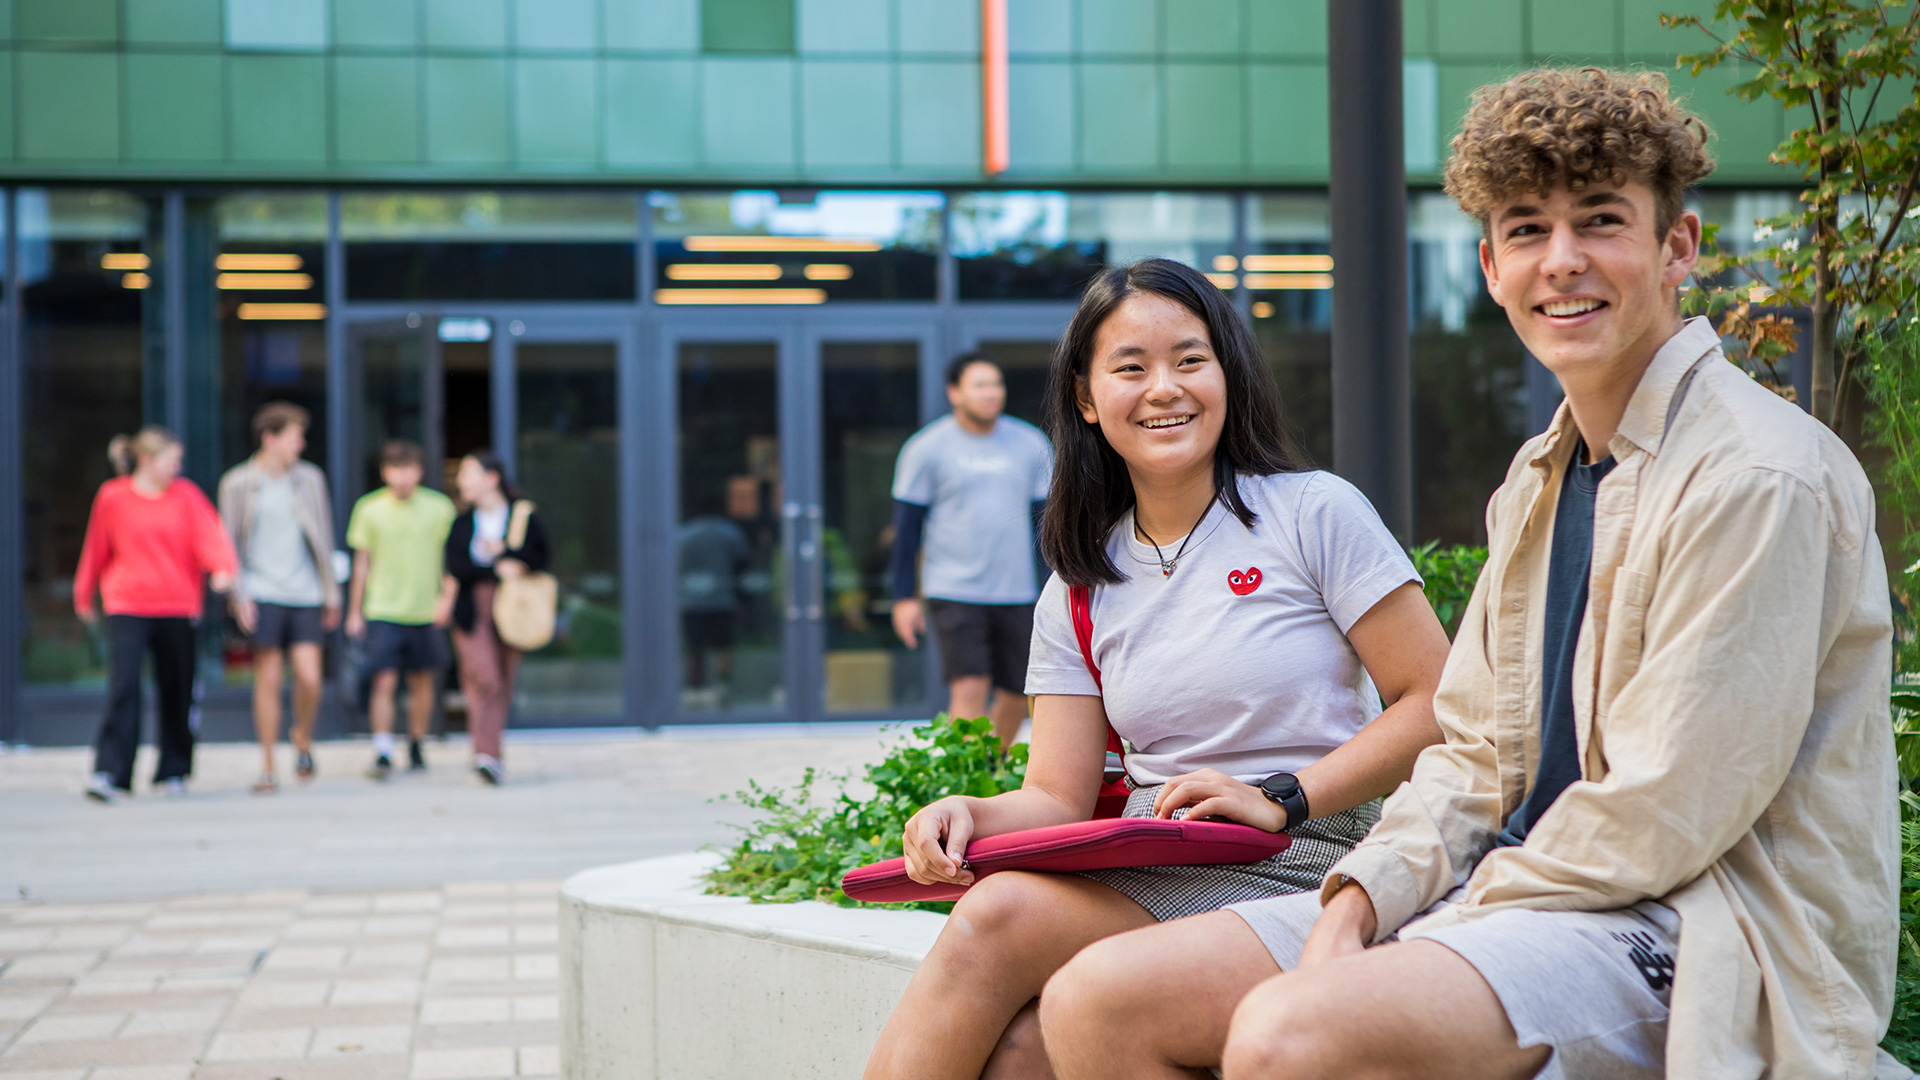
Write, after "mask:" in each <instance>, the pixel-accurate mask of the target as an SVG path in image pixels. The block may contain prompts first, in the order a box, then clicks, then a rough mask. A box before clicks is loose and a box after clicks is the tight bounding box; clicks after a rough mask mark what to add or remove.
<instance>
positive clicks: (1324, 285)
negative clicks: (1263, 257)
mask: <svg viewBox="0 0 1920 1080" xmlns="http://www.w3.org/2000/svg"><path fill="white" fill-rule="evenodd" d="M1247 261H1248V262H1252V261H1253V260H1252V259H1251V258H1249V259H1248V260H1247ZM1247 288H1249V289H1331V288H1333V275H1332V274H1248V275H1247Z"/></svg>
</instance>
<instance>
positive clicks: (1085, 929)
mask: <svg viewBox="0 0 1920 1080" xmlns="http://www.w3.org/2000/svg"><path fill="white" fill-rule="evenodd" d="M1152 921H1153V916H1152V915H1150V914H1148V913H1147V912H1146V911H1145V910H1144V909H1143V908H1141V907H1140V905H1138V904H1135V903H1134V902H1133V901H1132V900H1129V899H1127V898H1126V897H1124V896H1122V895H1120V894H1119V893H1117V892H1115V891H1114V890H1112V889H1109V888H1107V887H1106V886H1105V885H1101V884H1099V883H1098V882H1094V881H1090V880H1088V879H1086V878H1081V877H1072V876H1068V875H1065V874H1057V875H1056V874H1023V873H1018V872H1009V873H1001V874H995V875H993V876H992V877H989V878H985V879H983V880H982V881H981V882H980V884H978V885H975V886H974V887H973V888H972V889H970V890H968V892H967V895H966V896H965V897H964V898H962V899H961V901H960V903H959V904H958V905H956V906H955V908H954V911H953V915H952V917H950V918H949V919H948V920H947V925H946V928H945V929H943V930H941V931H940V937H939V939H938V940H937V941H935V942H934V945H933V949H932V951H931V952H929V953H928V954H927V958H926V959H925V960H923V961H922V962H921V964H920V967H919V969H918V970H917V971H915V972H914V974H913V980H912V981H911V982H909V983H908V984H907V990H906V993H905V994H903V995H901V998H900V1003H899V1004H898V1005H896V1006H894V1010H893V1015H892V1016H891V1017H889V1018H888V1019H887V1026H886V1028H885V1029H884V1030H883V1031H881V1033H880V1040H879V1042H878V1043H877V1044H876V1045H875V1046H874V1048H873V1056H872V1057H871V1058H869V1059H868V1061H867V1069H866V1073H865V1076H866V1078H867V1080H977V1078H978V1077H980V1076H981V1075H982V1070H983V1069H985V1068H986V1066H987V1061H988V1058H989V1057H990V1056H992V1055H993V1054H995V1052H996V1050H997V1049H999V1048H1000V1046H1001V1043H1002V1037H1003V1036H1004V1035H1006V1034H1007V1031H1008V1025H1009V1023H1011V1022H1012V1021H1013V1020H1014V1018H1015V1016H1016V1015H1018V1014H1019V1013H1020V1011H1021V1009H1023V1008H1025V1007H1026V1006H1027V1004H1028V1003H1029V1002H1031V1001H1032V1000H1033V999H1034V998H1035V997H1036V996H1038V995H1039V993H1040V988H1041V987H1042V986H1044V985H1045V984H1046V981H1047V978H1048V977H1049V976H1051V975H1052V974H1053V973H1054V971H1055V970H1057V969H1058V968H1059V967H1060V965H1061V964H1064V963H1066V962H1067V961H1068V960H1069V959H1070V958H1072V956H1073V954H1074V953H1076V952H1078V951H1079V950H1080V948H1081V947H1082V946H1084V945H1086V944H1088V943H1089V942H1092V941H1097V940H1099V939H1100V938H1103V937H1106V936H1108V935H1110V934H1118V933H1123V932H1125V931H1127V930H1131V929H1134V928H1135V927H1138V926H1143V925H1145V924H1147V923H1150V922H1152ZM1041 1075H1044V1074H1041Z"/></svg>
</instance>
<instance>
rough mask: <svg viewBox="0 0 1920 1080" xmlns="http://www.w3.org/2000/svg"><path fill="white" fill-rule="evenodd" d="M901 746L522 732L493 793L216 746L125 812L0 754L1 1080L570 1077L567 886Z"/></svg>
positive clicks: (446, 768) (446, 771) (447, 779)
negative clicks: (562, 1047) (564, 1052)
mask: <svg viewBox="0 0 1920 1080" xmlns="http://www.w3.org/2000/svg"><path fill="white" fill-rule="evenodd" d="M881 741H882V740H881V738H880V736H879V734H878V731H877V729H875V728H872V727H861V728H846V727H836V726H822V727H820V728H817V729H814V730H803V729H800V728H796V727H785V728H761V729H746V728H715V729H684V730H670V731H669V732H668V733H667V734H663V735H640V736H636V735H633V734H631V733H628V734H624V735H618V736H611V737H609V736H597V737H569V736H564V735H563V736H547V737H544V738H535V737H527V738H523V739H521V740H519V741H518V742H510V744H509V755H508V756H509V768H510V770H511V772H510V774H509V782H508V784H507V785H506V786H505V787H502V788H498V789H493V788H487V787H484V786H481V785H480V784H478V783H477V782H475V781H473V780H472V779H471V778H470V774H468V773H467V771H466V770H465V769H464V768H461V767H459V763H460V762H462V761H464V759H465V753H466V751H465V747H464V745H463V744H462V743H460V742H459V741H458V740H449V741H448V742H446V743H440V744H430V745H429V748H428V758H429V761H430V762H431V763H432V764H433V768H431V769H430V770H429V771H428V772H427V773H426V774H425V775H423V776H405V775H396V777H395V778H394V779H393V780H392V781H389V782H388V783H385V784H375V783H373V782H370V781H367V780H364V779H362V778H361V777H360V776H359V770H360V769H361V768H362V767H364V765H365V764H366V760H367V758H368V757H369V755H370V751H369V750H368V747H367V744H366V743H365V742H364V741H360V742H343V743H333V744H324V745H322V746H321V747H320V749H319V753H318V755H317V756H318V759H319V766H320V776H319V778H318V779H317V780H316V781H315V783H314V784H312V785H311V786H306V787H299V786H293V785H289V786H287V787H284V788H283V789H282V790H281V792H280V793H279V794H277V795H273V796H254V795H251V794H249V793H248V791H247V785H248V784H249V783H250V782H251V780H252V777H253V774H254V772H255V770H256V768H257V764H256V758H255V753H256V752H255V751H254V750H252V749H251V748H248V747H241V746H214V747H203V748H202V749H201V751H200V757H199V761H198V764H197V767H196V781H195V784H194V785H193V789H192V791H191V793H190V794H189V795H188V796H187V797H186V798H183V799H170V798H164V797H162V796H159V795H157V794H154V793H150V792H146V791H138V792H137V793H136V796H135V797H134V798H132V799H129V800H125V801H123V802H121V803H119V804H116V805H114V806H99V805H95V804H91V803H88V802H86V801H85V800H83V799H82V798H81V797H80V795H79V787H80V784H81V782H82V781H83V779H84V777H85V774H86V771H87V762H88V757H87V755H86V753H85V752H83V751H78V750H41V751H34V752H31V753H26V754H20V753H14V754H9V755H7V756H4V757H0V890H4V892H3V893H0V896H4V898H5V899H4V900H0V1080H188V1078H193V1080H275V1078H278V1080H309V1078H311V1080H335V1078H337V1080H386V1078H396V1080H435V1078H446V1080H456V1078H475V1080H479V1078H493V1077H515V1076H534V1077H538V1076H554V1075H556V1074H557V1073H558V1071H559V1063H558V1051H557V1048H556V1043H557V1041H558V1038H557V1022H556V1012H557V1005H558V997H557V994H558V990H557V986H556V982H555V979H556V973H557V970H558V961H557V957H556V955H555V951H554V950H555V919H554V916H555V909H556V889H557V887H558V884H559V881H560V879H562V878H563V877H565V876H566V875H567V874H570V873H572V872H574V871H576V870H581V869H585V868H587V867H590V866H597V865H603V864H606V863H611V862H620V861H624V860H629V859H636V858H644V857H646V856H649V855H655V854H665V853H669V852H674V851H687V850H691V849H693V848H697V847H700V846H702V845H704V844H708V843H714V842H724V841H725V840H726V839H727V838H728V837H729V836H730V835H731V834H730V831H729V830H728V829H727V828H726V827H725V823H726V822H727V821H729V820H733V821H737V820H740V819H741V814H740V811H739V810H738V808H736V807H732V806H728V805H715V804H712V803H710V802H709V801H708V800H710V799H711V798H713V797H714V796H717V795H721V794H724V793H727V792H731V791H733V790H735V789H737V788H739V787H741V786H742V785H744V783H745V782H746V781H747V780H748V779H755V780H759V781H761V782H763V783H766V782H771V783H775V784H785V783H789V782H791V781H792V780H794V779H797V778H798V776H799V774H800V772H801V770H802V769H803V768H805V767H806V766H808V765H814V766H816V767H820V768H824V769H828V770H836V769H844V768H849V767H852V766H854V765H857V764H859V763H862V762H865V761H869V760H872V759H873V757H874V756H875V754H876V749H877V747H878V745H879V743H880V742H881ZM149 753H150V751H149ZM141 769H142V776H143V777H144V775H145V773H146V772H149V771H150V770H151V765H150V759H149V758H146V757H144V756H143V758H142V761H141ZM141 786H142V787H144V780H143V781H142V784H141Z"/></svg>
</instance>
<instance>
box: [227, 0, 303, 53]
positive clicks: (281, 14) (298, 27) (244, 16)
mask: <svg viewBox="0 0 1920 1080" xmlns="http://www.w3.org/2000/svg"><path fill="white" fill-rule="evenodd" d="M227 47H228V48H229V49H271V50H277V51H291V52H316V51H319V50H321V49H325V48H326V47H327V0H227Z"/></svg>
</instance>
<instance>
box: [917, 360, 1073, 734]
mask: <svg viewBox="0 0 1920 1080" xmlns="http://www.w3.org/2000/svg"><path fill="white" fill-rule="evenodd" d="M947 402H948V403H949V404H951V405H952V406H953V412H952V414H950V415H948V416H944V417H941V418H940V419H938V420H935V421H934V422H933V423H931V424H928V425H927V426H926V427H924V428H922V429H920V431H919V432H918V433H916V434H915V435H914V436H913V438H911V439H908V440H907V443H906V445H905V446H903V447H901V448H900V458H899V461H898V462H897V464H896V465H895V467H894V474H893V498H894V541H893V563H892V566H893V568H892V578H893V628H894V631H895V632H896V633H898V634H899V635H900V640H901V641H902V642H904V643H905V644H906V646H907V647H908V648H910V649H911V648H914V647H915V645H916V644H917V643H918V640H919V637H920V635H921V634H924V633H925V632H926V627H927V622H928V620H929V619H931V620H932V622H933V631H934V633H935V634H936V635H938V637H939V639H940V659H941V663H942V665H943V666H944V668H945V669H946V678H947V686H948V690H949V699H948V704H947V712H948V714H949V715H952V716H956V717H958V716H983V715H988V711H987V710H988V697H989V692H991V693H992V697H993V704H992V714H991V715H992V718H993V730H994V734H996V735H998V736H1000V741H1001V742H1003V743H1008V742H1012V741H1013V737H1014V736H1015V735H1016V734H1018V733H1019V731H1020V722H1021V721H1022V720H1024V719H1025V718H1026V715H1027V699H1026V697H1025V695H1024V694H1023V687H1025V685H1026V682H1027V649H1028V646H1029V645H1030V644H1031V642H1032V638H1033V602H1034V601H1035V600H1036V599H1038V598H1039V595H1040V589H1039V583H1038V582H1037V581H1035V579H1034V563H1035V561H1036V557H1035V549H1034V534H1035V531H1036V530H1035V523H1036V522H1037V521H1038V520H1039V516H1040V509H1041V507H1042V505H1043V503H1044V502H1045V500H1046V497H1047V487H1048V485H1049V484H1050V483H1051V482H1052V479H1053V452H1052V450H1051V448H1049V446H1048V445H1047V437H1046V436H1045V435H1042V434H1041V433H1040V429H1039V428H1036V427H1034V426H1033V425H1032V424H1029V423H1027V422H1026V421H1024V420H1017V419H1015V418H1013V417H1011V416H1003V415H1001V410H1003V409H1004V408H1005V407H1006V404H1007V385H1006V381H1005V380H1004V379H1003V378H1002V377H1001V374H1000V368H999V367H998V366H996V365H995V364H994V363H993V362H992V361H990V360H987V359H985V358H984V357H982V356H980V355H979V354H978V353H967V354H965V355H963V356H960V357H958V358H956V359H955V360H954V361H953V363H951V364H949V365H948V366H947ZM923 535H924V538H925V541H926V559H925V562H924V564H923V565H922V566H921V567H920V585H921V591H922V592H924V593H925V594H926V597H927V601H926V604H925V605H924V607H923V606H922V604H921V602H920V601H919V599H917V598H916V597H915V595H914V594H915V589H914V557H915V556H916V555H918V554H919V552H920V546H921V540H922V537H923Z"/></svg>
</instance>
